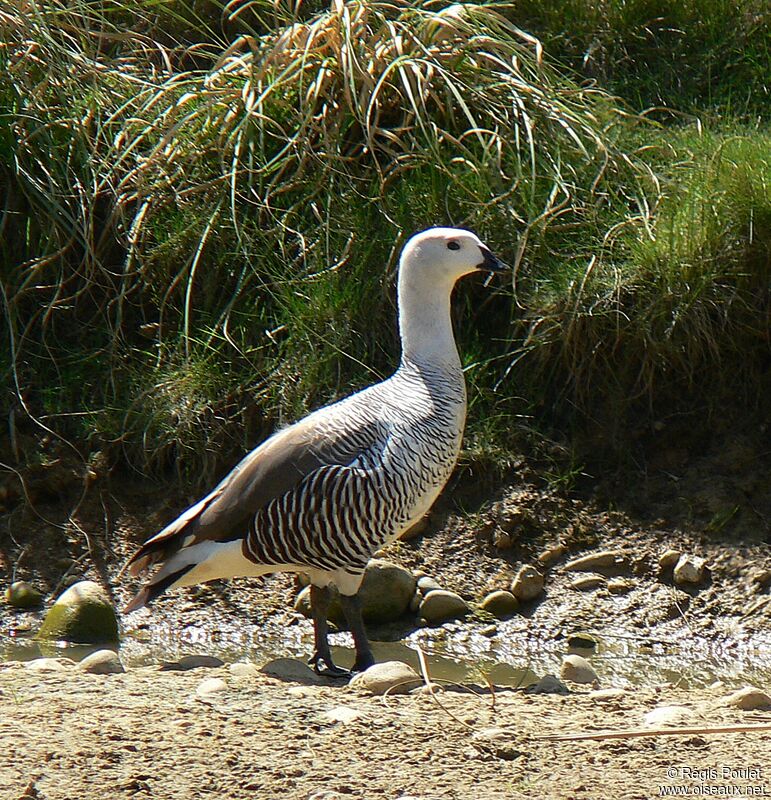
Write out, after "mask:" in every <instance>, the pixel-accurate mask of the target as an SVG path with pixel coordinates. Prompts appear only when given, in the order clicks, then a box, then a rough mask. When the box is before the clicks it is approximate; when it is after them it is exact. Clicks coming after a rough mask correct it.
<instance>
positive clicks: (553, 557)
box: [538, 544, 568, 567]
mask: <svg viewBox="0 0 771 800" xmlns="http://www.w3.org/2000/svg"><path fill="white" fill-rule="evenodd" d="M567 552H568V548H567V547H566V546H565V545H564V544H557V545H555V546H554V547H549V548H548V549H547V550H544V551H543V552H542V553H541V554H540V555H539V556H538V563H539V564H540V565H541V566H542V567H550V566H551V565H552V564H554V563H555V562H556V561H559V560H560V559H561V558H562V556H564V555H565V553H567Z"/></svg>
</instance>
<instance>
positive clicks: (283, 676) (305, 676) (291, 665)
mask: <svg viewBox="0 0 771 800" xmlns="http://www.w3.org/2000/svg"><path fill="white" fill-rule="evenodd" d="M260 672H262V673H264V674H265V675H270V677H271V678H278V679H279V680H282V681H289V682H291V683H304V684H309V685H314V684H320V683H323V682H324V681H323V679H322V678H321V676H320V675H317V674H316V673H315V672H314V671H313V670H312V669H311V668H310V667H309V666H308V665H307V664H306V663H305V662H304V661H298V659H296V658H274V659H272V660H271V661H268V663H267V664H263V666H262V667H260Z"/></svg>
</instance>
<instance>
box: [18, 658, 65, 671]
mask: <svg viewBox="0 0 771 800" xmlns="http://www.w3.org/2000/svg"><path fill="white" fill-rule="evenodd" d="M25 666H26V668H27V669H31V670H33V671H40V672H64V671H65V670H68V669H72V668H73V667H74V666H75V662H74V661H73V660H72V659H71V658H35V659H33V660H32V661H27V662H26V664H25Z"/></svg>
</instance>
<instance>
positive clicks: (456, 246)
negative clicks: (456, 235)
mask: <svg viewBox="0 0 771 800" xmlns="http://www.w3.org/2000/svg"><path fill="white" fill-rule="evenodd" d="M447 249H448V250H460V244H458V242H456V241H451V242H447Z"/></svg>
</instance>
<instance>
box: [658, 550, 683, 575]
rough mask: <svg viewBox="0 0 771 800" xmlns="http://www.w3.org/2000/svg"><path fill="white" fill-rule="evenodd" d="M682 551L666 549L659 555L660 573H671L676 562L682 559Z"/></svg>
mask: <svg viewBox="0 0 771 800" xmlns="http://www.w3.org/2000/svg"><path fill="white" fill-rule="evenodd" d="M681 555H682V553H681V552H680V551H679V550H672V549H671V548H670V549H669V550H665V551H664V552H663V553H662V554H661V555H660V556H659V573H660V574H666V573H670V572H671V571H672V570H673V569H674V568H675V564H677V562H678V561H679V560H680V556H681Z"/></svg>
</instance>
